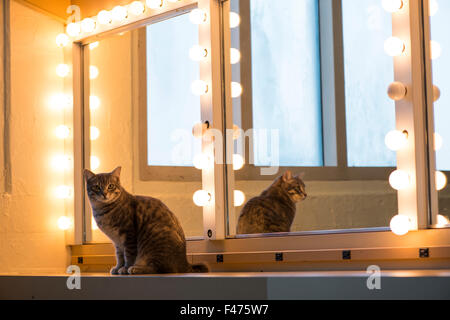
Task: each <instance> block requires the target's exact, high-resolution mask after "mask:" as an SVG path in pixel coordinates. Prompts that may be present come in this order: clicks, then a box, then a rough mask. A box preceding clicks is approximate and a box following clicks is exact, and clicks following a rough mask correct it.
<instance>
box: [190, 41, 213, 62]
mask: <svg viewBox="0 0 450 320" xmlns="http://www.w3.org/2000/svg"><path fill="white" fill-rule="evenodd" d="M207 56H208V50H206V49H205V48H203V47H202V46H197V45H195V46H193V47H192V48H191V49H189V57H190V58H191V60H193V61H197V62H198V61H202V60H204V59H205V58H206V57H207Z"/></svg>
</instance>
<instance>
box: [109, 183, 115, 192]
mask: <svg viewBox="0 0 450 320" xmlns="http://www.w3.org/2000/svg"><path fill="white" fill-rule="evenodd" d="M114 189H116V186H115V185H113V184H110V185H109V186H108V190H109V191H113V190H114Z"/></svg>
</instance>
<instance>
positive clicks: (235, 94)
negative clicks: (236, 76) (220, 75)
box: [231, 82, 243, 98]
mask: <svg viewBox="0 0 450 320" xmlns="http://www.w3.org/2000/svg"><path fill="white" fill-rule="evenodd" d="M242 92H243V89H242V86H241V84H240V83H239V82H232V83H231V97H232V98H239V97H240V96H241V95H242Z"/></svg>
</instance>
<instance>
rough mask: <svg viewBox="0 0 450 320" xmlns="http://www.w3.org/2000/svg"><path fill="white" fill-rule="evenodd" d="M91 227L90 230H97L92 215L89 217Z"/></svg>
mask: <svg viewBox="0 0 450 320" xmlns="http://www.w3.org/2000/svg"><path fill="white" fill-rule="evenodd" d="M91 229H92V230H98V225H97V222H96V221H95V219H94V217H92V219H91Z"/></svg>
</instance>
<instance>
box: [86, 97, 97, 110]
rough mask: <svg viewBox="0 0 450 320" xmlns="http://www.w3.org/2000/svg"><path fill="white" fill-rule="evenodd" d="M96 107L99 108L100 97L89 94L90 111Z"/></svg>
mask: <svg viewBox="0 0 450 320" xmlns="http://www.w3.org/2000/svg"><path fill="white" fill-rule="evenodd" d="M98 108H100V99H99V97H97V96H90V97H89V109H90V110H91V111H95V110H97V109H98Z"/></svg>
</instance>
